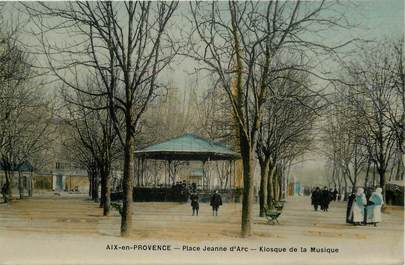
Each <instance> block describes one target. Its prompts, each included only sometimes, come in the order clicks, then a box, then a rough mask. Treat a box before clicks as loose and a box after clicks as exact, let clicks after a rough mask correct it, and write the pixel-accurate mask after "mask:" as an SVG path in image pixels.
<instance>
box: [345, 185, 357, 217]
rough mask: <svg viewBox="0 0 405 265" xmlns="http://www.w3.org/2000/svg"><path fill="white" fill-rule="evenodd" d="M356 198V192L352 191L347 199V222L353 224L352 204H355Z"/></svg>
mask: <svg viewBox="0 0 405 265" xmlns="http://www.w3.org/2000/svg"><path fill="white" fill-rule="evenodd" d="M354 198H356V194H355V193H354V192H352V193H351V194H350V196H349V198H348V199H347V208H346V223H348V224H353V215H352V214H351V212H352V206H353V201H354Z"/></svg>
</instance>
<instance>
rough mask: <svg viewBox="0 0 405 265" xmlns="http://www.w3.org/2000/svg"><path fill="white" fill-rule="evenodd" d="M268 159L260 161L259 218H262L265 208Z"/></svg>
mask: <svg viewBox="0 0 405 265" xmlns="http://www.w3.org/2000/svg"><path fill="white" fill-rule="evenodd" d="M269 164H270V157H265V158H264V160H261V161H260V191H259V205H260V216H261V217H264V213H265V208H267V180H268V175H269V173H268V172H269Z"/></svg>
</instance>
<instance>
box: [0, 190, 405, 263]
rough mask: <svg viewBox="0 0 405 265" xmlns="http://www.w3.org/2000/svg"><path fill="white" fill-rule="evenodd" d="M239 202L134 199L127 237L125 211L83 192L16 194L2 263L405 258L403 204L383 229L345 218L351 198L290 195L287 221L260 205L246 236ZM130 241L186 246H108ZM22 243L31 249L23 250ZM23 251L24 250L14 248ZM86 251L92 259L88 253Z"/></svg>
mask: <svg viewBox="0 0 405 265" xmlns="http://www.w3.org/2000/svg"><path fill="white" fill-rule="evenodd" d="M256 208H258V207H256ZM240 209H241V205H240V204H225V205H223V206H222V207H221V208H220V211H219V216H212V213H211V209H210V207H209V205H208V204H200V215H199V216H191V207H190V206H189V204H179V203H135V204H134V220H133V231H132V232H133V233H132V236H131V238H129V239H121V238H120V237H119V225H120V218H119V216H118V214H117V213H116V212H113V214H112V215H111V216H110V217H103V216H102V210H101V209H100V208H98V205H97V204H96V203H93V202H91V201H89V200H88V199H87V198H86V197H83V196H41V197H34V198H32V199H30V200H23V201H15V202H13V203H12V205H10V206H7V205H4V204H0V246H6V247H4V248H3V249H2V250H3V251H2V252H3V255H0V264H2V260H3V261H4V262H3V263H7V261H16V260H19V261H21V262H22V263H26V262H28V263H29V262H30V261H32V263H37V262H35V260H32V259H31V260H30V259H29V257H30V255H34V256H40V257H41V259H40V260H41V262H40V263H41V264H43V262H45V261H49V262H50V264H53V263H55V258H56V257H57V256H58V255H60V253H65V254H64V255H63V257H64V258H65V259H66V258H67V260H68V261H70V262H72V261H75V262H74V263H77V262H79V261H83V262H84V261H86V260H87V261H86V262H90V263H91V262H92V261H93V260H94V259H99V258H100V253H101V256H102V257H103V258H102V260H101V261H106V262H107V261H109V263H116V262H118V261H119V262H122V263H128V262H127V259H128V258H129V257H132V258H134V257H135V258H136V257H142V259H140V260H139V261H148V260H149V261H155V262H158V263H170V262H169V261H173V259H177V258H180V257H183V258H184V260H183V261H187V260H189V261H190V259H192V261H193V262H194V263H196V264H198V262H197V261H199V262H200V263H201V262H202V263H201V264H205V263H204V261H206V262H211V259H213V262H214V261H215V259H214V258H215V257H219V256H221V255H223V256H227V257H228V258H229V261H231V260H233V261H234V262H235V263H232V264H238V262H239V263H241V264H244V262H245V261H247V260H252V259H254V260H256V262H258V263H261V262H265V261H266V259H267V258H272V257H280V258H281V259H276V260H277V262H279V263H280V264H284V263H283V262H284V261H291V258H292V259H297V260H300V261H302V263H304V260H305V261H306V260H307V259H308V260H311V264H314V263H313V262H315V263H316V262H317V259H316V257H317V256H316V255H321V258H322V259H321V260H322V261H323V263H324V261H326V260H329V262H328V264H334V262H335V261H336V262H337V261H339V260H340V262H342V260H346V261H347V260H351V261H352V259H353V258H354V257H355V256H354V254H355V253H359V254H360V256H363V257H367V258H368V259H367V262H366V263H359V264H374V261H376V262H375V264H401V263H399V262H400V261H401V259H402V260H403V258H402V257H403V232H404V230H403V224H404V217H403V209H402V208H400V207H390V208H387V209H386V211H385V213H384V214H383V223H382V224H380V225H379V226H378V227H376V228H375V227H371V226H364V227H354V226H350V225H347V224H345V222H344V221H345V220H344V218H345V204H344V203H339V202H333V203H332V205H331V208H330V211H329V212H327V213H323V212H315V211H313V210H312V209H311V207H310V205H309V198H290V199H289V201H288V202H287V204H286V206H285V208H284V210H283V214H282V216H281V217H280V219H279V221H280V225H268V224H266V221H265V219H264V218H260V217H258V216H257V212H255V216H256V217H255V219H254V227H253V228H254V235H253V236H252V237H251V238H249V239H242V238H240V237H239V230H240ZM256 210H258V209H256ZM128 242H130V244H131V245H132V244H138V243H139V244H151V242H152V243H153V244H170V245H172V247H173V248H174V247H177V248H180V250H175V251H171V252H169V253H160V252H159V253H158V254H159V255H160V254H162V255H163V256H165V255H167V260H166V259H164V258H163V259H161V258H158V256H156V255H157V254H156V253H154V252H150V251H142V252H131V253H130V254H129V253H121V252H120V253H116V252H109V251H107V250H106V245H107V244H116V243H120V244H127V243H128ZM185 244H186V245H193V246H200V247H203V246H205V245H210V246H219V247H228V248H230V247H231V246H233V245H237V244H239V245H244V246H246V247H248V248H249V249H250V251H249V253H237V255H235V253H231V252H229V250H228V251H226V252H223V253H217V252H215V253H209V255H208V256H207V253H206V252H201V251H198V252H195V251H194V252H191V253H189V252H188V251H182V250H181V248H182V246H183V245H185ZM261 246H266V247H276V248H278V247H280V248H282V247H286V248H287V249H288V248H291V247H297V248H300V247H305V248H308V249H310V248H311V247H317V248H318V249H321V248H325V247H326V248H331V249H333V248H337V249H339V250H340V254H337V253H335V254H330V253H327V254H325V253H322V254H319V253H305V254H302V253H300V254H297V253H262V252H259V250H258V249H259V248H260V247H261ZM49 247H51V248H50V249H49ZM21 248H23V249H24V251H22V253H19V252H18V250H20V249H21ZM17 252H18V253H19V254H18V255H15V253H17ZM57 253H59V254H57ZM66 253H69V255H66ZM83 255H84V256H86V258H84V259H83ZM190 255H191V256H190ZM314 255H315V256H314ZM159 257H160V256H159ZM198 257H200V258H202V259H199V258H198ZM314 257H315V259H314ZM131 260H132V259H131ZM321 260H319V261H321ZM59 261H61V260H59ZM363 261H364V260H363ZM382 261H383V262H384V263H381V262H382ZM119 262H118V263H119ZM378 262H380V263H378ZM387 262H388V263H387ZM9 263H10V262H9ZM62 263H63V262H62ZM10 264H12V262H11V263H10ZM175 264H180V263H175ZM184 264H188V263H186V262H185V263H184ZM337 264H342V263H337ZM348 264H349V263H348ZM350 264H352V263H350Z"/></svg>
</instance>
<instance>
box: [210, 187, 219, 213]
mask: <svg viewBox="0 0 405 265" xmlns="http://www.w3.org/2000/svg"><path fill="white" fill-rule="evenodd" d="M210 205H211V206H212V215H213V216H214V215H216V216H218V208H219V206H221V205H222V198H221V195H220V194H219V193H218V190H216V191H215V193H214V194H213V195H212V197H211V202H210Z"/></svg>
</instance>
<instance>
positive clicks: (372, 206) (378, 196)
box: [367, 188, 384, 226]
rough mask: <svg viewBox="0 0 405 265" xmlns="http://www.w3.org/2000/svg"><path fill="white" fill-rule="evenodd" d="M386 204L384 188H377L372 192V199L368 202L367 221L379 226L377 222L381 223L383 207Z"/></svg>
mask: <svg viewBox="0 0 405 265" xmlns="http://www.w3.org/2000/svg"><path fill="white" fill-rule="evenodd" d="M383 204H384V200H383V197H382V189H381V188H376V189H375V191H374V192H373V193H372V194H371V197H370V199H369V200H368V203H367V223H368V224H374V226H377V223H380V222H381V220H382V218H381V207H382V205H383Z"/></svg>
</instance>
